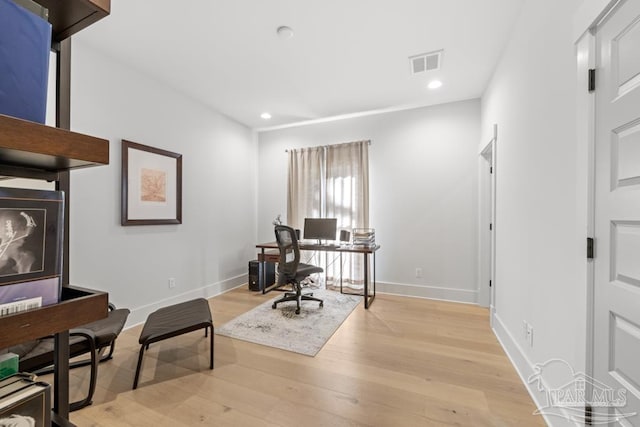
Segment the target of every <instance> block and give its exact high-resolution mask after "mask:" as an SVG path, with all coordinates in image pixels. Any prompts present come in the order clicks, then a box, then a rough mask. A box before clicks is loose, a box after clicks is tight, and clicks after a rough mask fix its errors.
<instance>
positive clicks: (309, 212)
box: [287, 141, 369, 287]
mask: <svg viewBox="0 0 640 427" xmlns="http://www.w3.org/2000/svg"><path fill="white" fill-rule="evenodd" d="M305 218H337V219H338V230H347V231H349V232H352V230H353V229H354V228H367V227H369V141H357V142H350V143H346V144H337V145H329V146H326V147H313V148H301V149H294V150H289V180H288V197H287V223H288V224H289V225H290V226H292V227H294V228H298V229H300V230H302V229H303V226H304V219H305ZM325 255H326V257H325ZM303 262H310V263H314V264H317V265H319V266H321V267H322V268H324V269H325V273H326V278H327V282H328V283H332V282H335V284H336V285H338V284H339V283H338V280H339V278H340V259H339V256H338V254H336V253H331V252H329V253H326V254H324V253H322V254H321V253H318V254H307V258H306V259H303ZM342 267H343V268H342V279H343V284H346V285H354V286H356V287H357V286H359V285H362V283H363V271H362V257H361V256H349V255H346V256H343V258H342Z"/></svg>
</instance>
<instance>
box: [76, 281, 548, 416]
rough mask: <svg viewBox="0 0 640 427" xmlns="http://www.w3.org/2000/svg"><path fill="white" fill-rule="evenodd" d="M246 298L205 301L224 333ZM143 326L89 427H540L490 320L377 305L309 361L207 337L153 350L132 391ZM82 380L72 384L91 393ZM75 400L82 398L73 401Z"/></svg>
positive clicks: (102, 383)
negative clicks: (211, 346) (211, 347)
mask: <svg viewBox="0 0 640 427" xmlns="http://www.w3.org/2000/svg"><path fill="white" fill-rule="evenodd" d="M274 296H277V295H273V293H272V294H270V295H266V296H264V295H261V294H259V293H255V292H250V291H248V290H246V287H242V288H238V289H235V290H232V291H230V292H227V293H226V294H223V295H220V296H217V297H215V298H212V299H211V300H210V304H211V308H212V313H213V317H214V325H218V326H219V325H222V324H223V323H225V322H227V321H229V320H231V319H232V318H234V317H235V316H237V315H239V314H241V313H244V312H245V311H248V310H249V309H251V308H252V307H254V306H256V305H258V304H259V303H260V302H262V301H264V300H265V299H270V298H273V297H274ZM140 329H141V326H138V327H134V328H131V329H129V330H127V331H124V332H123V333H122V334H121V335H120V337H119V338H118V341H117V346H116V352H115V356H114V359H113V360H111V361H108V362H106V363H103V364H101V365H100V368H99V380H98V387H97V391H96V395H95V398H94V403H93V405H91V406H89V407H87V408H85V409H82V410H80V411H76V412H73V413H72V414H71V421H72V422H73V423H75V424H76V425H78V426H79V427H84V426H109V427H111V426H154V427H160V426H194V425H203V426H214V425H215V426H301V425H304V426H347V425H348V426H394V427H395V426H429V425H457V426H537V425H544V421H543V419H542V418H541V417H540V416H535V415H532V413H533V412H534V410H535V407H534V405H533V402H532V400H531V398H530V397H529V395H528V394H527V391H526V390H525V388H524V386H523V385H522V383H521V381H520V379H519V378H518V376H517V374H516V372H515V370H514V368H513V367H512V365H511V364H510V362H509V360H508V359H507V357H506V356H505V354H504V352H503V350H502V348H501V347H500V345H499V344H498V342H497V340H496V338H495V336H494V335H493V333H492V332H491V330H490V328H489V321H488V311H487V310H486V309H483V308H480V307H476V306H472V305H463V304H455V303H448V302H440V301H431V300H424V299H416V298H405V297H398V296H390V295H382V294H378V296H377V298H376V300H375V302H374V303H373V304H372V306H371V308H370V309H369V310H364V307H363V304H362V303H360V305H359V306H358V307H357V308H356V309H355V310H354V311H353V313H352V314H351V315H350V316H349V318H348V319H347V320H346V321H345V322H344V323H343V324H342V326H341V327H340V328H339V329H338V331H336V333H335V334H334V335H333V337H332V338H331V339H330V340H329V341H328V343H327V344H326V345H325V346H324V348H323V349H322V350H321V351H320V352H319V353H318V355H317V356H316V357H308V356H303V355H299V354H295V353H291V352H287V351H283V350H278V349H274V348H270V347H264V346H261V345H257V344H251V343H247V342H244V341H239V340H233V339H231V338H227V337H223V336H219V335H216V336H215V352H214V354H215V369H214V370H209V369H208V353H207V350H208V346H207V340H206V339H205V338H204V333H203V332H194V333H190V334H187V335H184V336H181V337H176V338H173V339H170V340H166V341H164V342H161V343H158V344H155V345H152V346H151V348H150V350H149V351H148V352H147V353H146V356H145V360H144V364H143V371H142V374H141V378H140V384H139V386H138V389H137V390H135V391H134V390H131V384H132V381H133V375H134V371H135V366H136V361H137V355H138V350H139V345H138V336H139V333H140ZM87 382H88V371H87V368H80V369H75V370H73V371H72V374H71V383H72V388H82V389H83V390H84V387H86V385H87ZM74 393H75V394H76V397H77V396H78V394H77V390H74V392H73V393H72V397H74V396H73V394H74Z"/></svg>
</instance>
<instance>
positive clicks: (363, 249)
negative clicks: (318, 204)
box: [256, 242, 380, 309]
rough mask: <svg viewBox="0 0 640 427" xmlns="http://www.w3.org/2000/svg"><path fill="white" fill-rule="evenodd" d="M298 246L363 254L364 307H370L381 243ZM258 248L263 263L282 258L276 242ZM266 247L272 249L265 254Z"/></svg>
mask: <svg viewBox="0 0 640 427" xmlns="http://www.w3.org/2000/svg"><path fill="white" fill-rule="evenodd" d="M298 246H299V247H300V250H301V251H322V252H338V253H340V257H342V254H343V253H347V254H362V256H363V259H364V292H363V293H362V296H363V297H364V308H365V309H368V308H369V306H370V305H371V303H372V302H373V300H374V299H375V298H376V251H377V250H378V249H380V245H375V246H350V245H348V246H339V245H318V244H310V243H303V242H299V243H298ZM256 248H258V249H260V251H261V252H260V255H259V256H258V261H259V262H261V263H264V262H278V261H279V260H280V255H276V254H275V253H273V251H272V250H273V249H276V250H277V249H278V244H277V243H276V242H269V243H259V244H257V245H256ZM265 249H270V251H269V253H267V254H265ZM369 255H371V258H372V261H373V281H371V280H370V278H369ZM261 270H262V273H261V274H263V275H264V274H265V268H264V265H263V268H262V269H261ZM265 282H266V279H265V277H262V283H265ZM276 287H277V283H274V284H273V285H271V286H269V287H266V288H264V289H262V293H263V294H265V293H267V292H269V291H272V290H273V289H275V288H276ZM369 290H371V291H372V292H371V294H369ZM340 292H342V262H340Z"/></svg>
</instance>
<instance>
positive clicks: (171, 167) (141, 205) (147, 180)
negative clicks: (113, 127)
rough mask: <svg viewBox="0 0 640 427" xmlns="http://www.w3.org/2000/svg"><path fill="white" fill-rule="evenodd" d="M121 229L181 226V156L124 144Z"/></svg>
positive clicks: (146, 146) (127, 143) (123, 141)
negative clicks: (161, 225) (127, 226)
mask: <svg viewBox="0 0 640 427" xmlns="http://www.w3.org/2000/svg"><path fill="white" fill-rule="evenodd" d="M121 217H122V218H121V224H122V225H159V224H182V154H178V153H173V152H171V151H166V150H161V149H159V148H155V147H150V146H148V145H142V144H138V143H135V142H131V141H127V140H124V139H123V140H122V209H121Z"/></svg>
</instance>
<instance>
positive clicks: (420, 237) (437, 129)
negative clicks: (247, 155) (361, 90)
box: [258, 100, 480, 302]
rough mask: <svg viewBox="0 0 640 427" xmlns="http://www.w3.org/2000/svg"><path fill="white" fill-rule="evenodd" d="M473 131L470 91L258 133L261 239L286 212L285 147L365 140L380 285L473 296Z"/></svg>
mask: <svg viewBox="0 0 640 427" xmlns="http://www.w3.org/2000/svg"><path fill="white" fill-rule="evenodd" d="M479 131H480V102H479V100H471V101H464V102H458V103H451V104H444V105H439V106H436V107H427V108H419V109H413V110H405V111H398V112H392V113H385V114H378V115H372V116H367V117H359V118H352V119H345V120H338V121H332V122H325V123H318V124H312V125H306V126H300V127H293V128H286V129H280V130H272V131H265V132H261V133H260V134H259V136H258V139H259V141H258V152H259V156H258V158H259V175H258V239H259V240H263V241H270V240H273V239H274V237H273V228H272V225H271V223H272V221H273V219H274V218H275V217H276V215H278V214H282V215H283V218H284V217H285V216H286V210H287V209H286V206H287V204H286V203H287V202H286V189H287V155H286V154H285V149H287V148H296V147H307V146H317V145H328V144H336V143H341V142H349V141H355V140H362V139H370V140H371V141H372V145H371V147H370V151H369V156H370V157H369V158H370V180H371V183H370V199H371V205H370V212H371V214H370V216H371V221H370V222H371V226H372V227H374V228H375V229H376V240H377V242H378V243H380V244H381V245H382V249H381V250H380V251H379V252H378V255H377V262H378V265H377V279H378V285H379V286H378V290H380V291H386V292H393V293H399V294H407V295H416V296H427V297H433V298H444V299H453V300H457V301H465V302H475V300H476V294H477V275H478V270H477V266H478V260H477V258H478V249H477V247H478V245H477V241H478V228H477V211H478V199H477V198H478V173H477V168H478V151H477V144H478V141H479V139H480V133H479ZM416 267H420V268H422V269H423V272H424V276H423V278H416V277H415V269H416Z"/></svg>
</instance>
